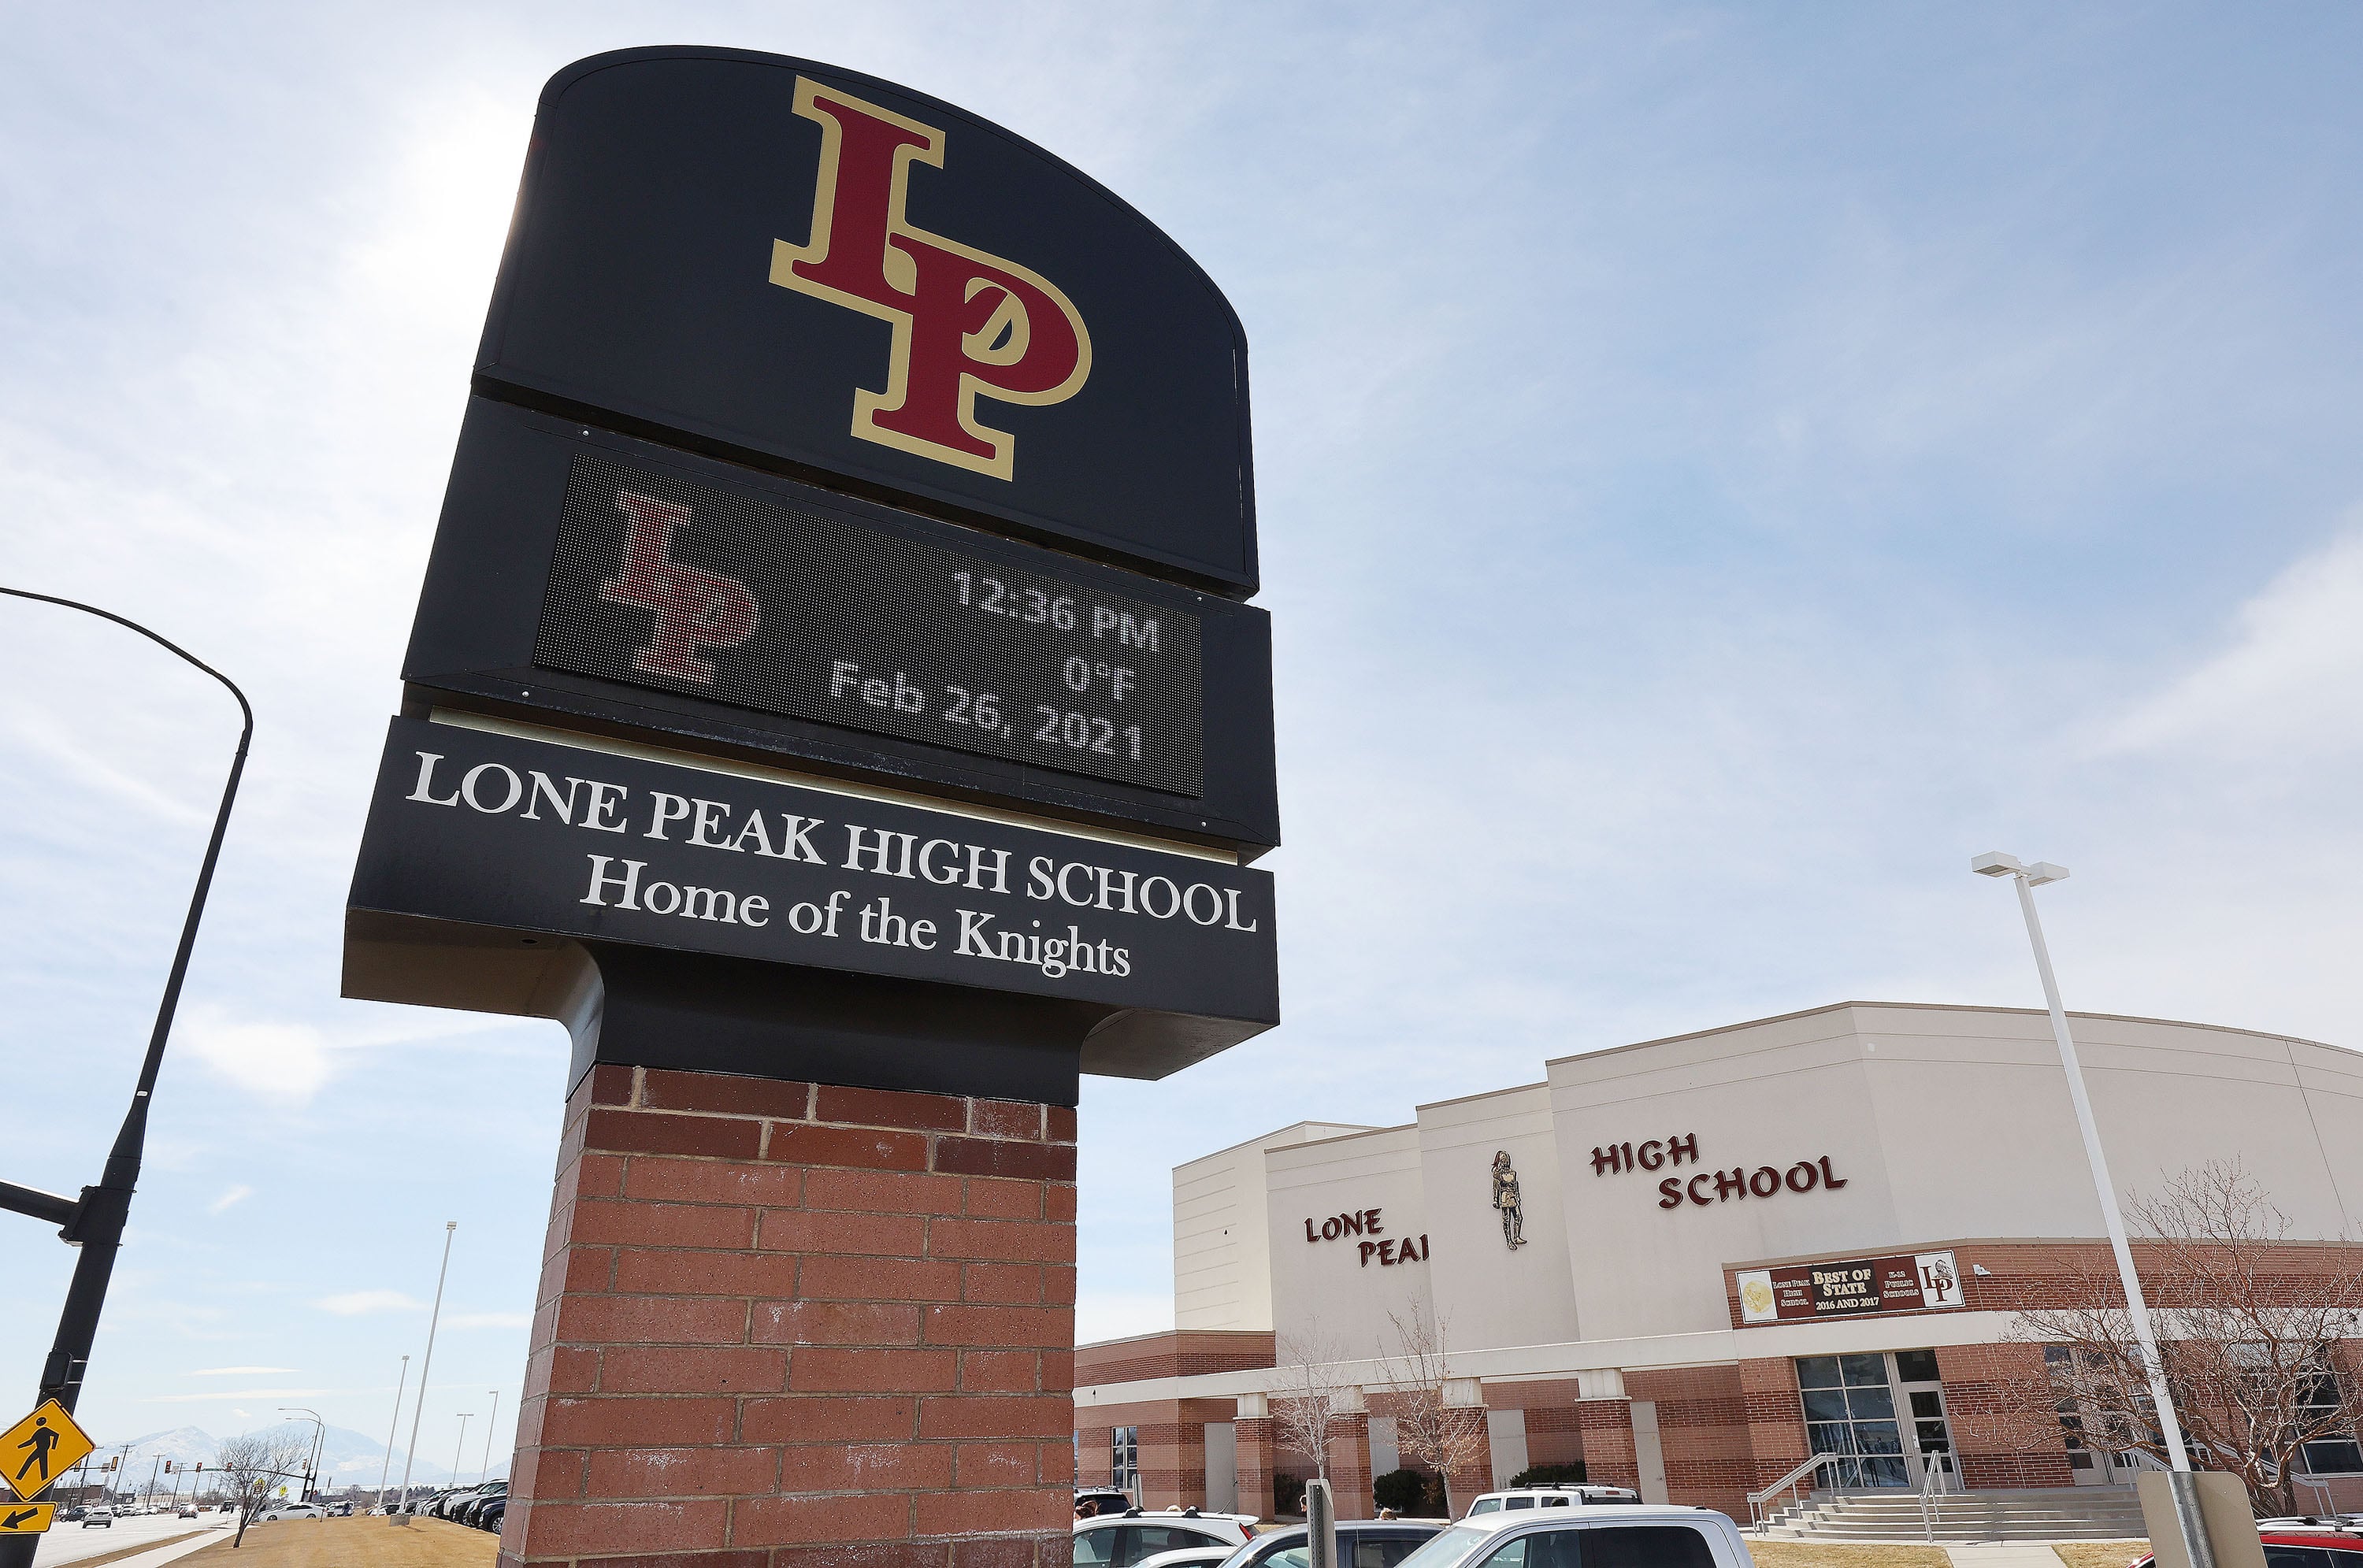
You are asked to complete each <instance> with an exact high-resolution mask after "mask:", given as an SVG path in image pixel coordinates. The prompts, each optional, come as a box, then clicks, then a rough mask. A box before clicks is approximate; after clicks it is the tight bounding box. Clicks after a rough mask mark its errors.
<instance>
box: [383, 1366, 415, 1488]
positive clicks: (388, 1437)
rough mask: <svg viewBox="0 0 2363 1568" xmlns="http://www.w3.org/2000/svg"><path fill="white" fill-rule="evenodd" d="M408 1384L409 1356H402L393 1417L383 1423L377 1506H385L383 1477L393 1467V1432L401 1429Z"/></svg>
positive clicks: (395, 1388) (395, 1386) (395, 1384)
mask: <svg viewBox="0 0 2363 1568" xmlns="http://www.w3.org/2000/svg"><path fill="white" fill-rule="evenodd" d="M409 1386H410V1358H409V1357H408V1356H404V1357H403V1358H402V1375H401V1376H399V1377H397V1378H395V1379H394V1419H392V1420H390V1421H388V1422H386V1424H385V1463H383V1464H381V1465H379V1466H378V1467H377V1506H378V1507H381V1508H382V1507H385V1478H386V1475H387V1473H388V1472H390V1471H392V1470H393V1469H394V1433H395V1432H397V1431H399V1430H401V1429H402V1391H403V1390H404V1389H405V1388H407V1387H409Z"/></svg>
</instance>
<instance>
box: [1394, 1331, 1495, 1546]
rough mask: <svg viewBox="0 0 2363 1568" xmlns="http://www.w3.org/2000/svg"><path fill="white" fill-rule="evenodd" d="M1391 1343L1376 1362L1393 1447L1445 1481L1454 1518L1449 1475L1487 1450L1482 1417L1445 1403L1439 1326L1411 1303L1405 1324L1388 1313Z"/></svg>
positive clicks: (1446, 1499) (1446, 1497) (1456, 1511)
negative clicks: (1388, 1405)
mask: <svg viewBox="0 0 2363 1568" xmlns="http://www.w3.org/2000/svg"><path fill="white" fill-rule="evenodd" d="M1387 1322H1388V1323H1389V1325H1390V1326H1391V1327H1392V1330H1393V1336H1392V1337H1393V1341H1394V1343H1393V1345H1392V1347H1391V1349H1390V1351H1389V1353H1386V1354H1384V1355H1382V1356H1381V1358H1380V1363H1379V1364H1380V1368H1381V1376H1382V1377H1383V1378H1384V1379H1385V1382H1386V1389H1387V1393H1388V1394H1389V1395H1390V1396H1391V1397H1392V1403H1393V1405H1394V1408H1395V1446H1396V1447H1397V1448H1399V1449H1400V1450H1402V1452H1404V1453H1407V1454H1409V1455H1410V1456H1411V1457H1413V1458H1414V1459H1416V1460H1418V1461H1419V1462H1420V1463H1422V1464H1425V1465H1426V1466H1427V1467H1428V1468H1429V1469H1430V1470H1433V1471H1435V1472H1436V1473H1437V1474H1438V1475H1440V1476H1442V1477H1443V1478H1444V1511H1445V1512H1446V1513H1447V1514H1448V1515H1451V1516H1454V1517H1458V1515H1459V1508H1458V1507H1457V1506H1456V1505H1455V1504H1454V1502H1453V1498H1452V1473H1453V1472H1454V1471H1456V1470H1462V1469H1466V1468H1467V1467H1469V1466H1470V1465H1472V1464H1474V1463H1477V1461H1478V1460H1479V1459H1480V1458H1481V1457H1482V1456H1483V1455H1484V1454H1485V1453H1486V1452H1488V1448H1489V1439H1488V1438H1487V1436H1486V1431H1485V1419H1484V1414H1483V1412H1482V1411H1479V1410H1474V1409H1470V1408H1466V1407H1462V1406H1458V1405H1450V1404H1447V1403H1446V1402H1445V1385H1446V1383H1447V1382H1448V1378H1449V1375H1448V1371H1447V1369H1446V1365H1445V1354H1444V1324H1443V1322H1442V1320H1439V1319H1437V1318H1435V1317H1432V1316H1430V1314H1429V1312H1428V1310H1427V1308H1426V1306H1425V1305H1423V1304H1422V1303H1420V1302H1419V1301H1417V1300H1414V1301H1413V1303H1412V1307H1411V1316H1410V1317H1409V1318H1408V1319H1405V1318H1403V1317H1400V1316H1398V1315H1397V1314H1395V1313H1392V1312H1390V1313H1388V1314H1387Z"/></svg>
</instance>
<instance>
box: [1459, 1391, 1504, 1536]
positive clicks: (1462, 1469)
mask: <svg viewBox="0 0 2363 1568" xmlns="http://www.w3.org/2000/svg"><path fill="white" fill-rule="evenodd" d="M1445 1417H1446V1419H1448V1420H1450V1421H1453V1422H1455V1423H1457V1424H1458V1425H1459V1428H1460V1429H1461V1430H1462V1431H1463V1432H1464V1433H1465V1434H1467V1435H1468V1437H1469V1441H1466V1442H1463V1443H1462V1444H1461V1445H1460V1449H1461V1452H1463V1453H1465V1454H1467V1455H1468V1458H1467V1459H1466V1460H1465V1461H1464V1462H1463V1463H1459V1464H1456V1465H1454V1466H1453V1467H1452V1468H1451V1469H1450V1470H1448V1472H1446V1474H1445V1477H1444V1481H1445V1485H1446V1487H1447V1489H1448V1491H1449V1492H1450V1494H1451V1496H1450V1498H1449V1499H1448V1500H1449V1502H1450V1505H1451V1507H1452V1508H1453V1510H1454V1511H1455V1512H1456V1513H1466V1512H1467V1511H1468V1508H1469V1505H1470V1504H1471V1503H1473V1502H1475V1501H1476V1500H1477V1499H1478V1497H1479V1496H1481V1495H1482V1494H1484V1493H1487V1492H1490V1491H1492V1489H1493V1479H1494V1478H1493V1452H1492V1445H1491V1444H1490V1443H1489V1442H1488V1441H1486V1436H1485V1412H1484V1411H1483V1410H1482V1409H1480V1408H1477V1407H1475V1406H1466V1405H1462V1406H1453V1407H1451V1408H1448V1409H1447V1410H1446V1412H1445ZM1502 1479H1503V1481H1507V1480H1509V1477H1508V1476H1506V1475H1504V1476H1503V1477H1502Z"/></svg>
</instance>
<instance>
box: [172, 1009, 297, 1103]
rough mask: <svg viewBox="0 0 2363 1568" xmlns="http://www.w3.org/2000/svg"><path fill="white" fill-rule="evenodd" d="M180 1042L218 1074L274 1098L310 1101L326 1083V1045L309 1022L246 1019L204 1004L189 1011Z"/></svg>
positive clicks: (253, 1091)
mask: <svg viewBox="0 0 2363 1568" xmlns="http://www.w3.org/2000/svg"><path fill="white" fill-rule="evenodd" d="M182 1040H183V1042H184V1043H186V1044H187V1045H188V1047H189V1049H190V1050H192V1051H194V1053H196V1055H197V1059H198V1060H199V1061H202V1062H203V1063H205V1066H208V1067H211V1068H212V1069H213V1070H214V1071H215V1072H216V1073H219V1074H220V1075H221V1076H222V1077H226V1078H227V1079H229V1080H230V1081H231V1082H232V1083H234V1084H237V1085H238V1086H239V1088H244V1089H247V1090H250V1092H252V1093H255V1094H259V1095H264V1096H268V1097H269V1098H271V1099H293V1100H306V1099H311V1098H312V1097H313V1096H314V1095H315V1094H317V1093H318V1092H319V1091H320V1087H321V1086H322V1085H323V1084H325V1083H327V1081H328V1051H327V1041H326V1040H325V1039H324V1038H323V1037H322V1035H321V1033H320V1031H318V1030H317V1029H315V1028H313V1027H312V1026H311V1025H309V1024H305V1023H272V1022H266V1021H248V1020H242V1019H239V1018H235V1017H233V1016H232V1015H231V1014H230V1013H229V1012H228V1010H226V1009H223V1008H220V1007H215V1006H203V1007H195V1008H192V1009H190V1010H189V1015H188V1021H187V1022H186V1023H185V1024H184V1025H183V1030H182Z"/></svg>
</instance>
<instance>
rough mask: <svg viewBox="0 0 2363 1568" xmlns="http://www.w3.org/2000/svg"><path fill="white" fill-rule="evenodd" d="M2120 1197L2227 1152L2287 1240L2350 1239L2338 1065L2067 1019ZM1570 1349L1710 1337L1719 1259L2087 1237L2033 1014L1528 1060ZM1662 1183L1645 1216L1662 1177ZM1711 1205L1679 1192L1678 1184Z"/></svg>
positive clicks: (1823, 1025) (2070, 1126)
mask: <svg viewBox="0 0 2363 1568" xmlns="http://www.w3.org/2000/svg"><path fill="white" fill-rule="evenodd" d="M2071 1031H2072V1032H2073V1034H2074V1035H2075V1037H2076V1040H2077V1043H2078V1048H2079V1051H2080V1055H2081V1056H2082V1059H2083V1062H2084V1066H2085V1073H2086V1078H2087V1081H2088V1083H2089V1086H2090V1088H2091V1097H2092V1105H2093V1115H2094V1118H2095V1120H2096V1121H2098V1122H2099V1124H2100V1128H2101V1135H2102V1142H2103V1143H2104V1144H2105V1145H2106V1147H2107V1149H2108V1151H2109V1157H2110V1162H2111V1167H2112V1173H2113V1176H2114V1177H2115V1180H2116V1185H2117V1187H2118V1190H2119V1191H2120V1192H2121V1193H2135V1194H2138V1193H2140V1192H2143V1191H2147V1190H2155V1189H2156V1188H2157V1187H2158V1186H2159V1184H2160V1183H2161V1182H2162V1180H2163V1179H2164V1178H2165V1177H2166V1176H2168V1175H2169V1174H2170V1173H2172V1172H2176V1171H2180V1170H2181V1169H2184V1168H2187V1167H2189V1166H2191V1165H2197V1164H2200V1163H2202V1162H2204V1161H2208V1160H2211V1159H2235V1158H2236V1159H2238V1160H2240V1161H2241V1162H2242V1163H2243V1164H2244V1165H2245V1166H2246V1168H2247V1171H2248V1172H2249V1174H2250V1175H2251V1176H2255V1177H2256V1178H2257V1179H2258V1182H2259V1183H2260V1184H2261V1185H2262V1186H2263V1187H2264V1188H2265V1189H2266V1191H2267V1192H2269V1194H2270V1195H2271V1196H2272V1198H2273V1199H2274V1201H2275V1202H2276V1203H2278V1204H2279V1205H2280V1208H2281V1209H2284V1210H2285V1211H2286V1212H2287V1213H2288V1214H2289V1215H2290V1217H2291V1220H2292V1222H2293V1225H2294V1229H2295V1234H2296V1235H2297V1236H2298V1237H2300V1238H2303V1239H2333V1238H2336V1237H2338V1236H2340V1235H2342V1234H2353V1233H2356V1231H2355V1227H2354V1226H2353V1224H2352V1222H2351V1220H2350V1218H2349V1216H2350V1215H2351V1214H2352V1212H2353V1211H2354V1199H2355V1198H2356V1197H2357V1196H2358V1195H2357V1191H2356V1188H2355V1186H2354V1177H2355V1173H2357V1172H2358V1171H2363V1115H2358V1114H2357V1112H2358V1111H2363V1078H2358V1077H2357V1075H2356V1073H2355V1066H2356V1058H2355V1056H2354V1055H2352V1054H2350V1053H2346V1052H2339V1051H2333V1050H2327V1049H2325V1048H2324V1047H2320V1046H2316V1045H2312V1044H2309V1043H2304V1042H2299V1041H2292V1040H2289V1039H2286V1038H2283V1037H2280V1036H2275V1035H2267V1034H2258V1033H2251V1032H2245V1031H2239V1030H2228V1029H2217V1028H2208V1027H2204V1026H2201V1025H2196V1024H2183V1023H2170V1022H2164V1021H2155V1020H2142V1019H2124V1018H2112V1017H2103V1016H2096V1015H2091V1014H2078V1015H2072V1017H2071ZM1548 1072H1549V1094H1550V1099H1551V1106H1552V1115H1553V1119H1554V1123H1555V1126H1556V1129H1557V1132H1558V1138H1559V1155H1560V1162H1561V1164H1560V1181H1561V1187H1562V1197H1563V1201H1564V1203H1565V1205H1566V1209H1567V1213H1568V1216H1569V1232H1570V1253H1571V1266H1572V1270H1573V1281H1574V1287H1575V1300H1576V1311H1577V1315H1578V1318H1579V1320H1580V1321H1581V1329H1582V1337H1583V1338H1586V1339H1603V1338H1624V1337H1627V1336H1636V1335H1647V1334H1664V1333H1676V1332H1687V1331H1706V1330H1714V1329H1720V1328H1722V1327H1724V1326H1725V1324H1726V1323H1727V1322H1728V1321H1729V1318H1728V1309H1727V1307H1726V1305H1725V1298H1724V1294H1723V1284H1722V1273H1721V1271H1722V1267H1723V1264H1725V1263H1726V1262H1730V1261H1733V1260H1737V1259H1758V1258H1779V1257H1787V1256H1795V1255H1800V1254H1806V1253H1828V1252H1833V1251H1839V1250H1845V1251H1851V1252H1855V1253H1860V1254H1862V1255H1866V1256H1869V1255H1876V1254H1877V1253H1879V1252H1880V1250H1881V1249H1883V1248H1891V1247H1898V1246H1902V1245H1904V1244H1907V1243H1915V1242H1936V1241H1945V1240H1960V1239H1969V1238H2006V1237H2008V1238H2082V1237H2094V1236H2098V1235H2100V1234H2101V1233H2102V1224H2101V1218H2100V1207H2099V1204H2098V1202H2097V1200H2096V1199H2095V1198H2094V1197H2093V1195H2092V1190H2091V1177H2090V1176H2089V1174H2088V1171H2087V1168H2086V1165H2085V1164H2084V1156H2083V1150H2082V1144H2081V1143H2080V1140H2079V1138H2078V1136H2077V1133H2076V1127H2075V1120H2074V1112H2073V1111H2072V1110H2071V1109H2070V1107H2069V1100H2068V1091H2067V1084H2066V1080H2065V1077H2064V1076H2063V1075H2062V1073H2061V1071H2060V1067H2059V1062H2058V1053H2057V1049H2056V1047H2055V1046H2054V1045H2053V1043H2052V1042H2051V1036H2050V1025H2049V1021H2048V1020H2047V1017H2046V1016H2045V1015H2044V1014H2042V1013H2040V1012H2032V1011H2021V1010H2005V1009H1994V1008H1944V1007H1914V1006H1906V1005H1901V1004H1875V1003H1848V1004H1843V1005H1840V1006H1837V1007H1834V1008H1827V1009H1823V1010H1817V1011H1814V1012H1811V1013H1802V1014H1797V1015H1793V1016H1791V1017H1787V1018H1777V1019H1769V1020H1765V1021H1761V1022H1758V1023H1751V1024H1745V1025H1741V1026H1739V1027H1737V1028H1734V1029H1725V1030H1716V1031H1713V1032H1707V1033H1703V1034H1696V1035H1688V1036H1683V1037H1680V1038H1677V1039H1672V1040H1664V1041H1654V1042H1650V1043H1647V1044H1642V1045H1633V1046H1625V1047H1623V1048H1621V1049H1618V1050H1614V1051H1603V1052H1598V1053H1594V1054H1592V1055H1583V1056H1571V1057H1565V1058H1562V1059H1560V1060H1559V1061H1555V1062H1552V1063H1550V1064H1548ZM1693 1133H1694V1134H1696V1136H1697V1138H1698V1146H1699V1155H1700V1163H1699V1164H1697V1165H1691V1164H1688V1163H1685V1164H1684V1165H1681V1166H1679V1167H1676V1166H1673V1165H1666V1166H1663V1167H1661V1168H1659V1169H1658V1170H1656V1171H1647V1170H1625V1171H1615V1172H1598V1171H1595V1168H1594V1164H1593V1159H1592V1152H1593V1150H1594V1149H1595V1148H1599V1149H1603V1150H1604V1149H1605V1148H1607V1147H1608V1146H1610V1145H1612V1144H1614V1145H1618V1146H1620V1147H1621V1145H1623V1144H1625V1143H1633V1144H1635V1145H1636V1150H1637V1146H1638V1145H1640V1144H1642V1143H1644V1142H1645V1141H1647V1140H1650V1139H1658V1140H1661V1141H1662V1140H1670V1139H1673V1138H1679V1137H1683V1136H1687V1135H1690V1134H1693ZM1825 1157H1826V1158H1827V1159H1828V1161H1829V1165H1828V1169H1829V1172H1830V1174H1831V1175H1833V1176H1836V1177H1837V1178H1839V1179H1840V1180H1842V1181H1843V1182H1844V1183H1845V1184H1846V1185H1845V1186H1844V1187H1841V1188H1837V1189H1836V1190H1832V1189H1830V1188H1829V1187H1826V1186H1824V1185H1822V1184H1820V1183H1819V1182H1818V1180H1817V1181H1816V1184H1815V1186H1814V1189H1813V1190H1811V1191H1808V1192H1805V1193H1803V1194H1799V1193H1794V1192H1792V1191H1790V1190H1788V1189H1787V1187H1785V1186H1784V1187H1782V1189H1781V1192H1780V1193H1779V1194H1778V1195H1777V1196H1775V1197H1772V1198H1758V1197H1755V1196H1752V1195H1751V1196H1749V1197H1747V1198H1736V1197H1735V1198H1715V1197H1714V1191H1713V1182H1712V1178H1711V1176H1708V1177H1701V1176H1700V1175H1699V1173H1702V1172H1706V1173H1712V1172H1714V1171H1717V1170H1721V1171H1724V1172H1726V1173H1727V1172H1731V1171H1733V1170H1740V1171H1744V1172H1748V1173H1753V1172H1754V1171H1756V1170H1758V1168H1760V1167H1764V1166H1770V1167H1772V1168H1774V1169H1775V1170H1778V1171H1781V1172H1782V1173H1784V1174H1785V1173H1786V1172H1787V1171H1788V1170H1789V1169H1790V1168H1791V1167H1792V1166H1793V1165H1795V1164H1797V1163H1798V1162H1800V1161H1806V1162H1812V1163H1813V1165H1814V1168H1815V1170H1816V1171H1817V1172H1818V1171H1819V1169H1820V1168H1821V1165H1820V1162H1821V1161H1822V1160H1823V1159H1824V1158H1825ZM1669 1178H1674V1179H1677V1180H1678V1181H1679V1183H1680V1185H1681V1192H1682V1197H1681V1199H1680V1200H1679V1201H1678V1202H1676V1203H1675V1204H1674V1205H1673V1206H1672V1207H1670V1208H1669V1207H1664V1206H1662V1193H1661V1190H1660V1187H1659V1183H1660V1182H1662V1181H1664V1180H1667V1179H1669ZM1694 1179H1696V1180H1699V1181H1700V1184H1701V1185H1700V1187H1698V1189H1697V1190H1699V1191H1701V1192H1703V1193H1704V1194H1705V1195H1706V1196H1707V1197H1708V1198H1709V1199H1710V1201H1708V1202H1707V1203H1705V1204H1704V1205H1701V1204H1699V1203H1696V1202H1693V1201H1692V1200H1691V1194H1692V1190H1693V1189H1692V1182H1693V1180H1694Z"/></svg>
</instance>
